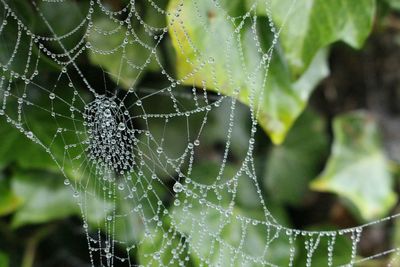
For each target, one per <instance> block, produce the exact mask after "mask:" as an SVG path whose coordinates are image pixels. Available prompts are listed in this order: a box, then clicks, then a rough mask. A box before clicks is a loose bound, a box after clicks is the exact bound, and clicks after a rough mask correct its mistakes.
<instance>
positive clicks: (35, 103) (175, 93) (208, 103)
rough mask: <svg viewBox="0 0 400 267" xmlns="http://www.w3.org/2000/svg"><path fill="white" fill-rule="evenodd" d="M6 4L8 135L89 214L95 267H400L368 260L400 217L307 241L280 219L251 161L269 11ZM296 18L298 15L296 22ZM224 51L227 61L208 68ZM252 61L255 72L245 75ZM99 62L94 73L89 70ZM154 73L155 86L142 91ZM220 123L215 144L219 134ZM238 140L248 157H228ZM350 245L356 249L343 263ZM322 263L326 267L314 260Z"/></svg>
mask: <svg viewBox="0 0 400 267" xmlns="http://www.w3.org/2000/svg"><path fill="white" fill-rule="evenodd" d="M0 1H1V4H0V48H1V49H2V50H3V51H6V52H4V53H2V54H1V58H0V73H1V74H0V75H1V76H0V77H1V78H0V101H1V102H0V117H2V119H3V120H2V121H1V123H2V124H3V123H8V124H10V125H12V126H13V127H15V129H16V130H18V131H20V132H21V133H23V134H24V135H25V136H26V138H28V139H30V140H31V141H32V142H33V143H36V144H37V146H36V147H37V149H43V150H45V151H46V152H47V153H48V155H49V156H50V157H51V158H52V160H53V161H54V162H55V163H56V165H57V166H58V169H59V171H61V172H62V174H63V176H64V179H65V180H64V184H65V186H67V187H68V188H70V189H71V197H72V196H73V197H74V198H75V199H76V202H77V205H78V206H79V209H80V211H81V216H82V221H83V226H82V228H83V230H84V233H85V235H86V237H87V246H88V258H87V260H88V264H90V265H91V266H338V265H343V264H338V263H337V262H335V260H334V255H335V254H337V253H341V254H342V255H343V256H342V258H343V257H344V258H346V264H344V265H345V266H353V265H359V266H363V264H364V263H365V262H366V261H368V260H371V259H374V258H381V257H387V258H388V259H389V260H388V266H398V264H399V262H398V261H397V257H396V256H397V254H399V248H395V247H394V248H384V249H383V250H382V251H381V252H378V253H373V254H371V255H368V256H364V257H360V256H358V250H357V248H358V244H359V242H360V240H361V239H362V238H363V233H364V232H365V231H367V229H368V228H373V227H375V226H376V225H378V224H385V223H388V222H393V221H395V220H396V217H397V216H398V215H393V216H391V217H388V218H384V219H381V220H379V221H375V222H371V223H369V224H365V225H361V226H359V227H355V228H350V229H343V230H338V231H336V230H335V231H329V230H327V231H304V230H296V229H292V228H290V227H287V226H285V225H284V223H283V222H281V221H279V220H278V219H276V217H275V216H274V213H273V212H270V209H269V208H270V207H269V202H268V200H266V199H265V197H264V196H263V194H262V189H261V185H260V182H259V181H260V179H259V177H258V176H257V173H256V170H255V169H256V167H255V165H256V162H255V161H254V157H253V154H254V151H255V150H256V149H257V147H258V145H260V144H258V143H257V142H256V141H255V140H256V138H255V135H256V133H257V132H258V131H260V129H259V127H258V124H257V118H258V116H259V105H258V99H260V98H261V97H262V96H263V94H264V93H265V91H266V90H267V87H268V83H269V82H270V80H269V76H268V70H269V66H270V62H271V60H272V59H273V58H274V55H275V54H276V53H277V48H276V44H277V40H278V38H279V34H280V32H281V28H280V27H278V26H276V25H275V24H274V23H273V21H272V19H271V16H272V14H271V9H270V4H271V3H270V2H269V1H268V0H260V1H247V3H246V8H243V9H242V11H241V12H237V11H235V12H233V11H232V10H231V9H230V7H231V6H233V5H237V4H238V3H237V2H240V1H228V0H176V1H175V0H174V1H169V3H166V2H167V1H164V0H141V1H135V0H129V1H128V0H127V1H121V3H123V4H122V5H116V4H115V2H113V1H104V0H90V1H89V0H88V1H66V0H47V1H11V0H9V1H8V0H0ZM294 1H295V0H293V2H294ZM118 2H119V1H118ZM243 2H246V1H243ZM76 3H79V8H76V5H75V4H76ZM144 8H146V13H145V12H144V11H143V10H144ZM259 9H263V10H264V13H265V14H266V15H265V16H263V17H261V16H258V15H257V12H256V10H259ZM28 10H32V12H31V11H28ZM189 11H190V12H189ZM30 12H31V13H32V14H31V13H30ZM294 12H299V11H298V10H294V9H293V8H291V7H288V9H287V16H290V15H291V14H292V13H294ZM149 13H151V16H150V15H149ZM71 17H74V18H76V17H79V20H78V21H79V23H75V24H74V23H71V22H70V20H71V19H70V18H71ZM187 20H191V21H196V22H197V24H196V25H200V26H198V27H189V26H188V23H187ZM210 20H222V21H223V22H224V23H223V24H221V25H224V26H225V27H226V29H225V28H218V27H214V26H213V25H214V24H213V23H210ZM283 25H284V26H283V27H290V25H285V24H283ZM194 32H195V33H198V34H199V35H201V34H204V35H206V36H208V38H204V40H198V39H194V38H193V36H196V35H193V33H194ZM260 32H264V33H265V32H266V33H267V34H266V35H268V36H269V37H268V38H265V34H263V35H261V34H260ZM248 38H250V40H251V42H250V44H251V45H250V46H249V45H248V44H249V42H246V45H244V39H248ZM165 43H169V44H170V43H174V45H175V48H178V49H177V52H176V55H175V57H180V58H182V57H184V60H181V62H180V63H177V64H182V65H183V66H181V68H180V70H181V71H180V72H181V73H174V72H171V71H170V70H171V66H167V65H168V64H170V62H175V58H170V59H168V60H167V59H166V57H168V56H167V55H171V54H172V55H174V53H169V50H168V49H170V50H171V49H172V48H171V47H168V45H165ZM294 45H296V44H294ZM217 46H219V47H220V48H222V49H219V50H216V51H223V53H224V55H222V56H221V55H218V57H217V56H216V57H213V56H209V55H213V52H212V49H213V48H215V47H217ZM206 50H207V51H206ZM188 51H189V52H188ZM216 53H217V52H216ZM218 53H220V52H218ZM245 55H246V57H245ZM249 55H250V56H254V57H256V58H259V60H258V61H257V63H256V64H250V63H249V62H246V60H245V58H247V57H248V56H249ZM88 58H90V59H91V60H92V61H93V62H95V63H97V66H98V67H97V68H95V69H94V70H91V71H88V70H87V69H86V68H85V66H86V65H85V64H87V61H88ZM216 58H218V60H216ZM221 59H222V60H221ZM110 62H112V63H110ZM168 62H169V63H168ZM235 62H241V64H239V65H238V64H236V63H235ZM172 67H173V66H172ZM148 70H151V71H152V73H153V74H150V75H153V76H151V77H153V79H154V80H157V83H155V84H157V86H154V85H152V84H151V82H150V83H149V84H147V85H145V86H143V85H141V83H140V82H141V80H142V79H143V76H145V75H149V74H148V72H147V71H148ZM185 70H187V71H185ZM221 72H224V73H225V75H226V79H224V80H223V81H221V79H217V76H218V75H221ZM203 73H207V75H208V76H209V77H207V79H206V78H204V77H203V76H202V74H203ZM238 76H240V77H245V78H244V80H241V81H240V82H239V81H238V79H236V77H238ZM147 80H149V79H147ZM150 80H151V79H150ZM260 81H261V82H260ZM243 84H247V85H248V87H247V88H250V90H249V91H246V92H245V91H243V90H242V87H243ZM139 85H140V86H139ZM226 88H230V94H229V96H228V95H227V94H223V93H221V91H222V92H223V91H226ZM206 89H207V90H206ZM237 99H247V101H246V102H247V103H249V105H248V106H244V105H243V104H241V103H240V102H239V101H238V100H237ZM238 110H240V111H241V113H240V114H242V115H240V114H239V112H238ZM243 110H245V111H244V112H243ZM243 114H245V115H244V116H245V118H244V119H243ZM221 115H224V116H223V118H225V119H223V120H219V121H217V123H218V128H217V131H215V126H214V127H210V125H211V124H212V123H213V124H215V123H216V122H215V121H216V118H218V116H221ZM240 116H241V117H240ZM243 121H245V123H247V126H248V127H247V128H245V129H247V131H243V130H242V129H243V127H242V126H241V125H240V124H243ZM0 127H1V126H0ZM277 127H279V125H277ZM261 131H262V130H261ZM213 136H220V137H221V136H222V137H223V142H221V143H220V146H219V148H218V149H216V150H212V149H211V148H210V147H209V146H208V144H207V140H209V139H210V138H212V137H213ZM3 142H6V140H3ZM238 142H241V143H243V142H245V144H246V148H247V149H246V150H245V151H242V153H241V157H237V156H235V157H232V156H231V151H232V150H233V149H235V144H237V143H238ZM261 145H262V144H261ZM210 151H212V152H210ZM204 155H207V159H208V160H207V161H204V160H203V159H204V157H205V156H204ZM32 160H35V159H32ZM210 162H211V163H210ZM231 162H235V163H236V164H235V165H233V164H231ZM293 175H295V174H293ZM243 190H247V191H250V192H251V194H252V195H253V196H255V197H256V199H258V200H257V203H256V207H257V213H252V212H251V211H247V210H246V209H243V208H238V206H237V203H238V202H239V201H241V200H240V199H241V195H240V192H241V191H243ZM48 201H52V200H51V199H49V200H48ZM60 209H62V207H60ZM344 239H345V240H346V241H349V242H350V244H351V249H347V250H345V251H343V248H342V244H343V242H342V241H343V240H344ZM316 253H323V254H324V255H325V257H324V260H323V261H322V262H321V261H318V262H315V261H313V260H314V259H313V256H314V255H315V254H316ZM300 254H303V255H306V256H305V257H304V262H302V263H301V265H299V263H298V261H296V263H295V259H296V258H297V257H298V255H300Z"/></svg>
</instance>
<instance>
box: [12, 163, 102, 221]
mask: <svg viewBox="0 0 400 267" xmlns="http://www.w3.org/2000/svg"><path fill="white" fill-rule="evenodd" d="M63 180H64V179H63V177H62V176H60V175H56V174H51V173H48V172H43V171H42V172H38V171H29V172H19V173H17V174H16V175H15V176H13V178H12V180H11V187H12V190H13V192H14V193H15V195H16V196H18V198H20V199H21V200H22V204H21V205H20V207H19V208H18V209H17V211H16V212H15V213H14V217H13V220H12V225H13V227H21V226H24V225H27V224H38V223H46V222H49V221H52V220H56V219H63V218H66V217H68V216H71V215H76V216H80V215H81V212H80V209H79V206H78V205H77V203H76V201H75V200H74V199H73V196H72V195H73V191H72V189H71V188H70V187H67V186H65V185H64V184H63V182H62V181H63ZM104 205H105V203H104V201H102V200H101V199H98V198H96V197H91V198H87V199H86V200H85V212H86V219H87V220H88V221H89V222H90V223H92V222H98V221H99V220H103V219H104V218H105V214H104V210H105V208H104Z"/></svg>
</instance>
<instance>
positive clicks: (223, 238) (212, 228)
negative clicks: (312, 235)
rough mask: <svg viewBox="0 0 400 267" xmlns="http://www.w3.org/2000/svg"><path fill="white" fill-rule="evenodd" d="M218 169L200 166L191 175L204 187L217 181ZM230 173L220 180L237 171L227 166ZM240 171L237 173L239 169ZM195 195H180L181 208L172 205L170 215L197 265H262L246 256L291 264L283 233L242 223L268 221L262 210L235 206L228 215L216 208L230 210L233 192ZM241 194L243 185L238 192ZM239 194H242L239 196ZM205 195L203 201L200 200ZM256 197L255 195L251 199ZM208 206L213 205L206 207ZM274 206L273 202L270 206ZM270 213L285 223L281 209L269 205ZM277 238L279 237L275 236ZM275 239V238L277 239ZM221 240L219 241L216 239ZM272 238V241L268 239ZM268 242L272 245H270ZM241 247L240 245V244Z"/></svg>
mask: <svg viewBox="0 0 400 267" xmlns="http://www.w3.org/2000/svg"><path fill="white" fill-rule="evenodd" d="M218 170H219V168H218V166H217V165H216V164H212V163H210V162H208V164H207V163H206V162H204V164H197V165H196V166H195V167H194V169H193V173H192V179H193V180H194V181H198V182H201V183H202V184H210V185H211V184H212V183H213V182H214V181H215V175H217V174H218ZM227 170H228V171H227V172H226V173H225V174H224V175H223V177H222V178H221V181H226V180H228V179H231V178H232V175H234V174H235V173H236V172H235V168H234V167H233V166H230V167H229V166H228V167H227ZM236 171H237V170H236ZM243 179H250V178H247V177H245V176H241V177H238V180H243ZM188 190H191V192H192V193H193V194H196V195H198V196H199V197H197V198H192V197H191V198H189V199H188V198H187V197H186V196H185V193H183V192H182V193H179V195H177V198H178V199H179V203H180V204H179V205H178V206H177V205H173V206H172V208H171V209H172V210H171V212H170V214H171V215H172V222H171V225H172V226H173V227H174V229H176V230H177V231H178V232H180V233H183V234H185V236H186V239H187V240H188V241H189V247H190V251H191V256H192V258H193V262H194V264H195V266H202V263H204V259H207V260H208V261H209V263H208V264H209V265H211V266H214V265H220V266H261V264H257V263H254V262H252V261H251V260H249V259H248V258H246V257H243V255H248V256H250V257H254V258H257V257H262V258H263V259H264V260H267V261H269V262H272V263H274V264H278V265H279V266H283V265H287V264H288V257H287V253H288V251H289V248H290V247H289V244H288V242H287V240H286V239H285V234H284V232H283V231H279V230H278V231H277V229H276V228H274V227H271V228H269V227H267V226H265V225H263V224H257V223H256V224H253V223H251V222H250V221H248V222H246V220H239V219H238V217H237V216H243V217H247V218H253V219H256V220H259V221H263V220H265V216H264V214H263V212H262V208H260V207H257V208H256V209H252V208H246V209H242V208H241V207H238V206H235V207H234V209H233V214H231V215H228V216H225V214H223V213H221V212H220V211H218V210H217V208H215V207H213V206H214V205H216V206H217V207H221V208H222V209H225V210H226V209H227V207H228V205H229V202H230V199H231V197H232V194H231V193H228V192H227V190H219V189H218V187H216V189H215V190H210V192H208V193H207V194H206V195H207V196H205V194H204V193H201V191H203V190H199V189H198V188H192V187H190V188H189V189H188ZM237 190H238V191H240V190H241V189H240V185H239V188H238V189H237ZM238 194H239V195H240V193H238ZM202 195H203V196H204V203H203V204H201V202H202V201H203V200H199V198H202V197H203V196H202ZM249 197H256V196H249ZM207 203H209V204H210V203H211V204H210V205H207ZM269 203H270V202H269ZM270 204H271V203H270ZM269 208H271V212H272V213H273V214H274V215H275V216H276V215H281V216H279V221H280V222H281V223H283V224H286V218H285V214H284V213H283V212H282V210H280V209H279V207H277V206H274V205H272V206H271V205H270V206H269ZM243 231H245V233H246V234H245V237H244V238H243V237H242V232H243ZM275 235H276V236H275ZM274 236H275V238H274ZM217 237H218V238H217ZM268 237H269V239H268ZM268 241H271V243H269V244H268ZM210 244H213V249H212V250H210ZM240 244H241V245H240ZM229 246H232V247H234V248H237V247H239V246H241V249H240V251H242V252H243V254H237V253H234V251H232V250H231V249H230V248H229Z"/></svg>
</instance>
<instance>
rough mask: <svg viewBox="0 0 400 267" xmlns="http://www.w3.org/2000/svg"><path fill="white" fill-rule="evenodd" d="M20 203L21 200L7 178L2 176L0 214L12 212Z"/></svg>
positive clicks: (0, 183) (0, 180) (0, 179)
mask: <svg viewBox="0 0 400 267" xmlns="http://www.w3.org/2000/svg"><path fill="white" fill-rule="evenodd" d="M20 204H21V200H20V199H19V198H18V197H17V196H16V195H15V194H14V192H12V191H11V189H10V187H9V185H8V183H7V182H6V180H5V179H2V178H1V177H0V216H3V215H7V214H9V213H12V212H13V211H14V210H15V209H17V208H18V207H19V205H20Z"/></svg>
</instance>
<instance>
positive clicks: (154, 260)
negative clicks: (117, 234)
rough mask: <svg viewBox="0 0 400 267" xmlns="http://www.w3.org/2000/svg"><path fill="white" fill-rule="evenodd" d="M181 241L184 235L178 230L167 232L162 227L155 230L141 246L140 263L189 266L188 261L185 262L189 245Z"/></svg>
mask: <svg viewBox="0 0 400 267" xmlns="http://www.w3.org/2000/svg"><path fill="white" fill-rule="evenodd" d="M181 241H182V237H181V236H180V234H179V233H177V232H167V231H164V230H162V228H161V229H160V228H158V229H155V230H153V231H152V232H151V233H150V234H148V235H147V236H146V237H145V239H144V242H143V243H142V244H141V245H140V246H139V249H138V257H139V262H140V264H141V265H143V266H149V267H151V266H154V267H158V266H188V264H187V262H186V263H185V258H186V255H187V246H186V245H185V244H183V243H182V242H181ZM174 256H175V257H174ZM177 256H178V257H177ZM179 263H183V265H179Z"/></svg>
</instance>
